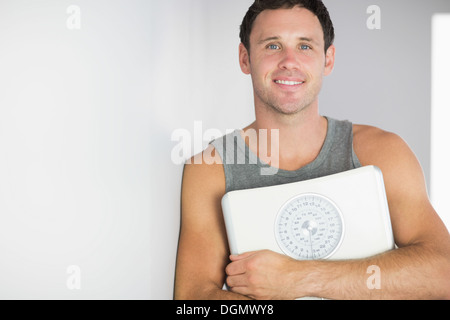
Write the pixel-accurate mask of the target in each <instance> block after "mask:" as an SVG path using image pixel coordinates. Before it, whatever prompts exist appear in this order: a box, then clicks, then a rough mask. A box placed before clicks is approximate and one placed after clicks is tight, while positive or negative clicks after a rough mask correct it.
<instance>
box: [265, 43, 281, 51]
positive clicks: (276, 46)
mask: <svg viewBox="0 0 450 320" xmlns="http://www.w3.org/2000/svg"><path fill="white" fill-rule="evenodd" d="M267 48H268V49H271V50H278V49H279V48H280V47H279V46H278V45H276V44H269V45H268V46H267Z"/></svg>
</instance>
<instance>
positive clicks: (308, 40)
mask: <svg viewBox="0 0 450 320" xmlns="http://www.w3.org/2000/svg"><path fill="white" fill-rule="evenodd" d="M280 39H281V37H279V36H273V37H268V38H265V39H262V40H260V41H258V44H264V43H266V42H269V41H275V40H280ZM298 39H299V40H301V41H307V42H311V43H317V42H316V41H315V40H313V39H312V38H308V37H298Z"/></svg>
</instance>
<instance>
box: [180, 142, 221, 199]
mask: <svg viewBox="0 0 450 320" xmlns="http://www.w3.org/2000/svg"><path fill="white" fill-rule="evenodd" d="M183 184H184V185H189V186H191V187H193V188H194V189H197V190H205V189H206V190H208V189H209V190H210V191H212V190H216V191H219V189H220V190H222V189H224V186H225V173H224V168H223V164H222V159H221V157H220V155H219V153H218V152H217V150H216V149H215V148H214V146H213V145H209V146H208V147H207V148H206V149H205V150H204V151H203V152H201V153H198V154H196V155H195V156H193V157H192V158H190V159H189V160H188V161H186V164H185V166H184V173H183Z"/></svg>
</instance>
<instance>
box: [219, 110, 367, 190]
mask: <svg viewBox="0 0 450 320" xmlns="http://www.w3.org/2000/svg"><path fill="white" fill-rule="evenodd" d="M326 119H327V120H328V129H327V135H326V138H325V142H324V144H323V146H322V149H321V151H320V152H319V155H318V156H317V158H316V159H315V160H314V161H313V162H311V163H309V164H307V165H306V166H304V167H302V168H300V169H298V170H295V171H287V170H282V169H278V168H272V167H270V166H269V165H268V164H266V163H263V162H262V161H261V160H260V159H259V158H258V157H257V156H256V154H255V153H253V152H252V151H251V150H250V148H249V147H248V146H247V144H246V143H245V142H244V139H243V138H242V136H241V133H240V130H235V131H234V132H232V133H230V134H228V135H225V136H223V137H221V138H219V139H216V140H213V141H212V142H211V144H212V145H213V146H214V148H215V149H216V150H217V152H219V155H220V157H221V158H222V162H223V167H224V171H225V179H226V192H230V191H234V190H242V189H252V188H259V187H268V186H273V185H279V184H284V183H291V182H297V181H302V180H308V179H313V178H318V177H322V176H327V175H330V174H334V173H338V172H342V171H347V170H351V169H355V168H358V167H361V163H360V162H359V160H358V158H357V156H356V154H355V152H354V150H353V126H352V123H351V122H349V121H338V120H335V119H332V118H326ZM264 170H266V171H265V172H266V173H264V174H262V172H264ZM267 172H268V173H269V174H268V173H267Z"/></svg>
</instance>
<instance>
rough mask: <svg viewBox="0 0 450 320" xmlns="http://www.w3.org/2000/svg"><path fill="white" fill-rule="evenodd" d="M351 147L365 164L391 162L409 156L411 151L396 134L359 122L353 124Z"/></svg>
mask: <svg viewBox="0 0 450 320" xmlns="http://www.w3.org/2000/svg"><path fill="white" fill-rule="evenodd" d="M353 148H354V150H355V153H356V155H357V156H358V158H359V159H360V161H361V163H365V164H376V163H378V162H386V161H387V162H393V161H395V160H396V159H398V160H401V159H402V158H404V157H410V156H411V153H412V152H411V150H410V148H409V146H408V145H407V143H406V142H405V141H404V140H403V139H402V138H401V137H400V136H399V135H398V134H396V133H393V132H389V131H385V130H382V129H380V128H378V127H374V126H369V125H361V124H354V125H353Z"/></svg>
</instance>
